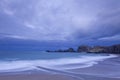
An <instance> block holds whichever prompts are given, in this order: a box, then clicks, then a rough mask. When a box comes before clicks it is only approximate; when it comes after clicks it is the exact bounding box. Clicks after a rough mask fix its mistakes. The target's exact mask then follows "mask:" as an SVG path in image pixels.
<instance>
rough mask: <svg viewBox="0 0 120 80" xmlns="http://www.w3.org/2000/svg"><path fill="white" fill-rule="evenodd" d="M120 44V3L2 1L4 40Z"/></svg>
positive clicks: (0, 33) (0, 22)
mask: <svg viewBox="0 0 120 80" xmlns="http://www.w3.org/2000/svg"><path fill="white" fill-rule="evenodd" d="M8 38H11V39H17V40H18V39H20V40H35V41H47V42H51V41H53V42H54V41H59V42H73V44H74V43H77V44H82V43H84V44H85V43H88V44H102V43H103V44H104V43H106V42H107V43H109V44H110V43H113V42H117V43H119V42H120V0H0V39H2V40H3V39H8Z"/></svg>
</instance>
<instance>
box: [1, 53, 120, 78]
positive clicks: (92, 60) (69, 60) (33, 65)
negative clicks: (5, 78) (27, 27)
mask: <svg viewBox="0 0 120 80" xmlns="http://www.w3.org/2000/svg"><path fill="white" fill-rule="evenodd" d="M109 59H111V61H109ZM112 59H114V60H112ZM105 60H108V61H107V63H105V62H104V61H105ZM119 61H120V59H119V58H118V56H117V55H113V54H109V55H108V54H95V53H69V52H68V53H59V52H50V53H48V52H44V51H0V73H10V72H22V71H44V72H47V70H48V71H49V70H50V71H51V70H53V71H56V70H57V71H59V72H60V71H64V72H68V71H69V72H70V73H80V72H82V73H84V74H86V73H90V74H94V73H95V72H96V73H95V74H96V75H99V74H97V71H98V72H99V69H102V68H104V67H108V68H110V69H113V70H111V71H110V70H109V71H106V72H109V73H110V74H112V73H115V74H116V75H119V74H120V72H119V73H116V72H114V70H116V71H118V70H119V69H117V68H118V67H120V65H119V64H118V63H119ZM99 63H105V64H102V66H104V67H100V66H99V67H98V66H97V67H98V68H99V69H98V70H96V71H94V70H95V69H97V68H95V69H94V70H89V69H88V71H86V70H87V69H85V68H90V67H93V66H95V65H97V64H99ZM111 63H112V64H111ZM106 64H108V65H107V66H106ZM114 66H116V67H114ZM77 69H82V70H83V71H82V70H81V71H80V72H79V71H78V70H77ZM76 70H77V71H76ZM119 71H120V70H119ZM100 75H101V74H100ZM116 75H115V76H116ZM117 77H118V76H117Z"/></svg>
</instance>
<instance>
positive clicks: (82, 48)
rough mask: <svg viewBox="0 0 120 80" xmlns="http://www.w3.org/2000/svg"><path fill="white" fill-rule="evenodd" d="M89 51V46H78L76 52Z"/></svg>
mask: <svg viewBox="0 0 120 80" xmlns="http://www.w3.org/2000/svg"><path fill="white" fill-rule="evenodd" d="M90 49H91V47H89V46H79V47H78V49H77V52H88V51H89V50H90Z"/></svg>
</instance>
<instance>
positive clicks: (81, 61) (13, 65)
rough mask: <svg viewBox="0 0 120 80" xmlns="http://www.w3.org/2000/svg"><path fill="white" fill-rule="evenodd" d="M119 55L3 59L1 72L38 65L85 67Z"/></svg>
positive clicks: (22, 69) (67, 67) (33, 67)
mask: <svg viewBox="0 0 120 80" xmlns="http://www.w3.org/2000/svg"><path fill="white" fill-rule="evenodd" d="M113 57H117V56H116V55H109V56H100V55H99V56H80V57H77V58H63V59H62V58H61V59H51V60H19V61H1V62H0V72H16V71H27V70H38V68H37V66H41V67H45V68H50V69H56V70H66V69H76V68H85V67H90V66H93V65H94V64H97V63H98V61H102V60H104V59H108V58H113Z"/></svg>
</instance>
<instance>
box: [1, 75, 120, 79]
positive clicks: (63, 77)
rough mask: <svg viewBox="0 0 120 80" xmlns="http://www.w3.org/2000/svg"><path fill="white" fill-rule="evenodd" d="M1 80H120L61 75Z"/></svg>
mask: <svg viewBox="0 0 120 80" xmlns="http://www.w3.org/2000/svg"><path fill="white" fill-rule="evenodd" d="M0 80H120V79H119V78H105V77H95V76H86V75H80V76H79V77H71V76H67V75H61V74H16V75H0Z"/></svg>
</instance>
